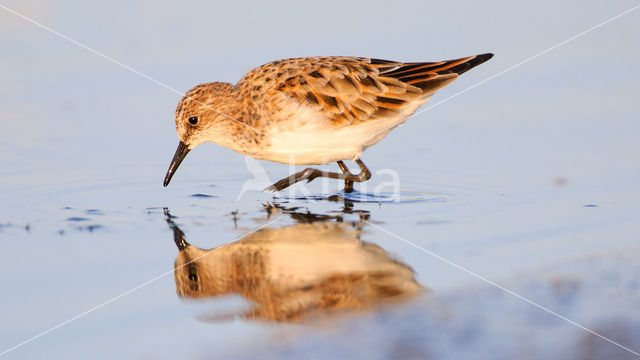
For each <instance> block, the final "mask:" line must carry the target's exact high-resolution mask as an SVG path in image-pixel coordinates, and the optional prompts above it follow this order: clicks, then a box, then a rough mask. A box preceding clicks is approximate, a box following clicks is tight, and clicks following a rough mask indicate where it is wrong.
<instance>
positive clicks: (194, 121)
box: [189, 116, 198, 125]
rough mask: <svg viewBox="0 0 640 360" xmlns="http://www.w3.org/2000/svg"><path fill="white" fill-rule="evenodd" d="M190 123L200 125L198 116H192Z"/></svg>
mask: <svg viewBox="0 0 640 360" xmlns="http://www.w3.org/2000/svg"><path fill="white" fill-rule="evenodd" d="M189 124H191V125H198V117H197V116H192V117H190V118H189Z"/></svg>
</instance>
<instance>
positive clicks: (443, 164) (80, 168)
mask: <svg viewBox="0 0 640 360" xmlns="http://www.w3.org/2000/svg"><path fill="white" fill-rule="evenodd" d="M474 4H475V3H471V2H467V3H464V2H463V3H460V4H458V3H456V4H446V6H445V5H444V4H443V5H433V4H432V5H429V6H431V7H427V5H421V6H425V8H416V9H415V11H411V12H410V13H407V12H406V11H405V10H403V11H402V12H401V13H396V12H397V11H400V10H399V9H388V11H389V19H387V20H388V21H389V22H390V24H395V25H397V26H399V27H401V28H402V29H404V30H403V34H405V35H404V36H408V38H407V40H406V42H405V41H398V39H397V36H396V35H397V34H395V33H394V34H383V33H381V34H379V37H378V39H377V40H376V41H375V43H374V44H372V43H367V42H365V43H363V44H360V43H357V44H354V43H353V42H349V44H342V43H340V42H339V41H338V42H336V39H340V38H343V37H342V36H341V34H344V33H345V32H350V31H351V32H358V33H359V32H360V31H361V30H362V24H363V23H362V21H364V20H357V19H356V20H354V19H353V18H352V17H347V15H346V13H344V14H343V13H342V12H340V13H339V14H336V13H335V11H333V10H332V9H335V8H336V7H337V6H338V4H327V6H326V8H325V7H322V8H319V9H314V11H313V13H314V14H316V15H317V16H318V19H320V18H322V17H323V16H324V17H331V18H335V17H337V21H338V20H339V21H338V22H340V21H342V23H344V24H345V25H344V27H343V28H340V29H334V28H326V26H323V27H322V30H320V29H319V28H318V29H316V28H315V27H309V26H307V23H306V22H305V21H304V19H303V18H302V17H297V16H290V15H291V14H309V13H310V11H309V9H306V8H304V7H303V8H292V9H290V11H289V12H288V13H287V14H288V15H287V16H286V19H285V17H284V15H283V14H282V13H281V12H279V11H276V10H275V9H274V8H273V7H270V6H267V5H260V4H255V5H254V7H252V9H251V11H250V14H249V15H248V16H249V18H248V19H249V20H251V21H248V22H247V24H246V26H248V28H244V27H243V28H241V29H238V32H237V33H235V34H234V35H233V36H232V35H229V36H226V37H216V47H215V48H213V47H203V46H202V44H203V43H209V41H208V39H207V38H206V37H207V34H211V33H215V34H220V33H224V30H225V29H226V28H227V27H229V26H232V25H233V24H235V22H234V21H235V20H234V19H235V18H234V17H233V16H231V14H236V13H237V12H238V11H240V9H236V8H233V7H232V6H231V5H216V6H213V5H210V4H205V3H200V4H197V5H185V8H183V9H181V10H182V11H181V12H178V11H176V9H174V8H173V7H172V6H168V5H166V4H165V5H163V4H155V5H154V6H153V7H151V6H149V5H148V4H147V5H145V3H144V2H133V3H127V7H126V8H127V9H129V11H124V12H123V11H120V10H118V9H119V8H122V7H118V6H116V5H113V7H112V5H107V4H102V5H95V4H94V5H92V6H89V5H85V4H80V3H71V2H62V3H60V4H56V5H55V6H54V5H51V4H46V3H44V2H38V1H34V2H10V3H9V4H7V6H10V7H14V8H15V9H16V10H20V11H22V12H24V13H25V14H27V15H30V16H33V17H36V18H38V20H39V21H42V22H44V23H46V24H47V25H48V26H51V27H53V28H55V29H57V30H59V31H61V32H63V33H65V34H67V35H69V36H72V37H74V38H77V40H78V41H82V42H85V43H87V45H90V46H92V47H95V48H96V49H99V50H100V51H102V52H105V53H106V54H108V55H109V56H113V57H114V58H117V59H118V60H119V61H122V62H123V63H126V64H128V65H130V66H132V67H134V68H137V69H139V70H140V71H143V72H145V73H148V74H149V75H151V76H153V77H155V78H158V79H160V80H162V81H163V82H166V83H168V84H170V85H171V86H173V87H176V88H177V89H180V90H183V91H184V90H187V89H188V88H189V87H190V86H192V85H194V84H196V83H198V82H203V81H210V80H227V81H235V80H236V79H237V78H238V77H239V76H240V75H241V74H243V73H245V72H246V71H247V70H249V69H250V68H251V67H253V66H256V65H258V64H261V63H264V62H267V61H270V60H273V59H277V58H282V57H288V56H299V55H310V54H321V53H327V54H329V53H331V54H333V53H353V54H360V55H370V56H377V57H381V58H385V57H386V58H393V57H397V58H400V59H407V60H413V59H427V60H429V59H433V57H434V56H436V57H437V58H441V57H442V58H445V57H454V56H458V55H460V56H462V55H466V54H467V53H469V52H470V51H471V52H472V53H475V52H485V51H487V50H491V51H494V52H495V53H496V54H498V55H497V56H496V57H495V58H494V59H492V60H491V61H490V62H488V63H486V64H484V65H482V66H481V67H478V68H477V69H474V70H473V71H472V72H469V73H467V74H464V75H463V76H462V77H461V78H460V80H459V81H457V82H455V83H454V84H452V85H451V86H450V87H449V88H447V89H444V90H443V91H442V92H441V93H440V94H438V95H436V96H435V97H434V98H433V99H432V102H433V103H435V102H437V101H440V100H443V99H445V98H446V97H447V96H451V95H453V94H455V93H456V92H457V91H460V90H463V89H465V88H467V87H468V86H471V85H473V84H476V83H477V82H479V81H482V80H484V79H486V78H488V77H489V76H492V75H494V74H496V73H498V72H499V71H501V70H503V69H506V68H508V67H509V66H511V65H514V64H515V63H517V62H519V61H521V60H523V59H525V58H527V57H529V56H532V55H534V54H535V53H537V52H539V51H542V50H544V49H545V48H546V47H550V46H552V45H554V44H556V43H558V42H560V41H562V40H565V39H566V38H568V37H569V36H572V35H574V34H575V33H578V32H580V31H583V30H585V29H586V28H588V27H591V26H593V25H595V24H597V23H598V22H601V21H603V20H606V16H609V15H610V16H614V15H616V14H617V13H619V12H622V11H624V10H626V9H627V8H629V7H631V6H632V5H633V4H631V3H628V2H625V1H619V2H614V3H608V4H606V5H605V4H601V5H595V4H593V5H588V6H587V5H585V4H582V3H581V4H580V6H573V5H572V4H570V3H566V4H558V3H557V2H553V3H552V2H543V3H539V2H538V3H536V4H535V6H533V5H531V7H529V5H518V8H517V9H516V8H513V6H515V5H511V3H507V2H504V3H491V4H486V5H483V8H482V9H479V8H477V6H475V5H474ZM574 5H575V4H574ZM614 5H615V6H614ZM123 6H124V5H123ZM340 6H347V7H348V6H351V5H345V4H340ZM354 6H355V5H354ZM416 6H417V5H416ZM440 6H442V7H440ZM452 6H453V7H454V9H452V8H451V7H452ZM457 6H460V7H461V8H459V9H458V8H456V7H457ZM434 7H435V8H434ZM578 8H579V9H580V11H579V12H577V13H576V9H578ZM469 9H473V11H468V10H469ZM352 10H354V11H355V10H356V9H352ZM463 10H464V11H463ZM357 11H358V13H359V14H361V15H360V17H359V19H371V18H374V17H375V16H376V14H377V11H378V10H375V11H374V9H373V8H371V6H370V5H368V6H362V7H358V9H357ZM452 11H453V12H454V13H455V18H453V17H449V16H447V15H442V16H441V17H438V18H433V19H432V20H431V21H430V22H429V23H428V24H425V21H424V19H423V15H421V14H425V13H428V14H433V13H437V14H449V13H451V12H452ZM569 12H571V13H572V14H574V15H575V16H572V17H571V18H570V19H567V17H566V16H565V14H567V13H569ZM265 14H266V15H268V16H265ZM514 14H521V15H518V16H516V15H514ZM392 15H393V16H392ZM400 15H402V16H400ZM394 16H395V17H394ZM637 17H638V14H635V13H632V14H629V15H627V17H623V18H620V19H618V20H616V21H615V22H612V23H611V24H608V25H606V26H603V27H602V28H601V29H599V30H597V31H594V32H593V33H591V34H589V35H588V36H587V35H585V37H584V38H581V39H579V40H576V41H575V42H572V43H570V44H568V45H566V46H564V47H561V48H558V49H557V50H555V51H553V52H550V53H548V54H545V55H544V56H541V57H540V58H537V59H536V60H535V61H531V62H530V63H527V64H526V65H523V66H522V67H520V68H518V69H515V70H513V71H511V72H509V73H507V74H505V75H503V76H501V77H499V78H496V79H494V80H491V81H489V82H487V83H485V84H483V85H482V86H479V87H477V88H475V89H472V90H470V91H469V92H468V93H466V94H464V95H461V96H459V97H457V98H455V99H453V100H451V101H448V102H447V103H444V104H442V105H440V106H438V107H436V108H433V109H431V110H429V111H427V112H425V113H423V114H419V115H417V116H416V117H415V118H412V119H410V120H409V121H408V122H407V123H406V125H404V126H402V127H399V128H398V129H396V130H394V132H393V133H392V134H391V135H389V137H388V138H387V139H385V140H384V141H382V142H381V143H380V144H378V145H376V146H375V147H373V148H371V149H369V150H367V152H365V153H364V155H363V160H364V161H365V163H366V164H367V165H368V166H369V168H370V169H371V170H372V172H373V174H374V177H373V178H372V180H371V181H370V182H368V183H366V184H365V185H362V186H358V185H356V188H357V190H358V191H357V192H354V193H351V194H345V193H343V192H341V191H340V184H338V183H337V182H331V181H330V182H325V183H323V182H320V181H314V182H312V183H310V184H309V185H308V186H306V187H305V188H301V187H299V188H296V190H295V192H294V193H288V192H287V193H283V194H276V195H274V194H271V193H265V192H260V191H258V190H257V189H262V188H264V187H265V186H266V185H269V184H270V182H272V181H275V180H278V179H280V178H283V177H285V176H287V175H288V173H289V170H290V169H289V168H288V166H286V165H279V164H271V163H265V162H257V161H250V160H246V159H244V158H243V157H242V156H240V155H238V154H235V153H233V152H231V151H229V150H226V149H223V148H220V147H218V146H215V145H211V144H207V145H203V146H201V147H200V148H198V149H196V150H194V151H192V152H191V153H190V154H189V156H188V157H187V159H186V160H185V161H184V163H183V164H182V165H181V167H180V169H179V170H178V172H177V173H176V175H175V176H174V178H173V180H172V183H171V184H170V185H169V187H167V188H163V187H162V180H163V177H164V173H165V171H166V169H167V167H168V165H169V160H170V159H171V156H172V155H173V151H174V150H175V146H176V144H177V140H176V138H175V133H174V128H173V120H172V112H173V109H174V107H175V105H176V103H177V102H178V100H179V97H178V96H177V95H175V94H173V93H171V92H170V91H168V90H167V89H165V88H162V87H159V86H158V85H157V84H154V83H151V82H149V81H148V80H146V79H144V78H141V77H139V76H137V75H135V74H132V73H131V72H128V71H127V70H125V69H122V68H121V67H118V66H116V65H114V64H112V63H110V62H108V61H106V60H104V59H102V58H99V57H96V55H95V54H91V53H89V52H87V51H86V50H83V49H81V48H78V47H77V46H76V45H73V44H70V43H68V42H65V41H64V40H62V39H59V38H58V37H55V36H54V35H51V34H48V33H46V32H44V31H42V30H41V29H38V28H36V27H34V25H33V24H29V23H27V22H24V21H23V20H20V19H19V18H16V17H15V16H13V15H11V14H8V13H6V12H3V10H0V28H2V30H3V33H5V34H7V36H6V37H3V38H2V39H0V45H1V46H2V49H5V51H3V53H4V54H9V55H6V56H3V57H1V58H0V64H1V65H2V66H0V74H2V78H3V85H2V87H1V88H0V90H1V91H2V93H1V94H2V96H0V105H1V106H2V108H3V115H2V120H1V121H0V150H1V151H0V161H2V164H3V166H2V169H1V170H0V174H1V176H0V199H1V201H2V207H1V208H0V209H1V211H0V244H1V245H2V249H3V250H2V254H3V261H2V262H0V287H1V288H2V289H3V290H2V296H1V297H0V319H2V320H1V321H0V353H2V352H5V351H7V350H10V351H9V352H7V353H6V354H4V356H5V357H7V358H40V357H43V356H46V357H47V358H65V359H66V358H80V357H90V358H104V359H112V358H162V359H164V358H167V359H169V358H176V357H186V358H211V357H214V358H215V357H223V356H224V357H237V358H253V357H261V358H290V359H298V358H301V357H305V358H314V357H315V358H328V357H331V356H335V357H346V356H353V357H361V358H381V359H382V358H427V357H431V358H468V357H470V356H473V357H476V358H491V359H493V358H514V357H515V358H523V357H526V358H541V359H542V358H580V359H582V358H592V359H605V358H606V359H611V358H616V359H618V358H619V359H625V358H633V357H634V355H633V354H632V353H631V352H629V351H627V350H624V349H622V348H621V347H619V346H615V345H613V344H611V343H610V342H608V341H606V340H604V339H602V338H600V337H598V336H596V335H594V334H593V333H590V332H588V331H587V330H585V329H583V328H580V327H579V326H577V325H576V324H578V325H580V326H583V327H584V328H586V329H589V330H592V331H594V332H596V333H598V334H600V335H603V336H605V337H607V338H609V339H610V340H612V341H615V342H618V343H619V344H620V345H621V346H624V347H627V348H628V349H629V350H632V351H636V352H638V351H640V312H638V310H637V308H638V306H637V304H638V303H640V285H639V284H640V282H639V281H640V280H639V278H638V274H640V271H639V270H640V269H638V265H637V264H638V263H640V242H639V241H638V240H639V238H638V234H640V222H639V221H638V215H639V214H640V167H639V166H638V165H639V163H638V157H637V154H639V153H640V141H639V140H640V122H638V121H637V114H638V113H639V111H640V103H639V102H638V101H637V94H638V93H640V89H639V88H638V82H637V79H638V75H639V72H638V70H637V69H636V68H634V67H633V66H629V64H633V63H636V62H637V61H638V60H640V52H639V51H638V48H637V46H633V45H630V44H637V43H640V41H638V40H640V39H637V37H638V34H640V31H638V30H640V29H639V27H640V25H639V24H640V23H639V22H638V21H636V20H637ZM396 18H397V19H396ZM541 18H544V19H547V20H548V26H547V27H545V28H544V29H540V27H539V26H538V25H539V19H541ZM394 19H395V20H394ZM279 20H282V21H279ZM284 20H286V21H284ZM347 20H348V21H347ZM292 22H293V23H292ZM168 23H170V24H172V26H170V27H167V25H166V24H168ZM296 24H297V25H299V26H300V28H302V29H306V30H305V31H300V32H293V33H292V32H290V31H288V27H289V26H292V25H296ZM498 24H499V25H498ZM452 25H453V26H452ZM208 26H210V27H211V28H209V27H208ZM425 26H426V27H427V28H428V30H429V31H426V33H427V34H425V29H424V28H425ZM134 28H135V29H137V31H131V29H134ZM389 28H393V27H389ZM444 28H447V29H451V31H452V33H451V34H450V35H449V36H450V37H451V38H453V39H456V40H455V41H451V42H447V41H444V42H443V38H442V36H440V33H441V31H435V29H444ZM457 28H460V29H464V28H474V29H477V31H473V32H469V31H466V30H465V31H464V34H463V33H461V32H459V31H458V30H455V29H457ZM504 29H510V30H509V31H508V32H507V31H504ZM185 33H189V34H191V36H187V37H185V36H184V34H185ZM283 33H287V34H289V35H290V37H291V38H288V39H286V40H283V42H282V43H279V42H276V43H275V44H274V42H267V41H265V39H269V38H273V37H275V36H281V35H282V34H283ZM417 33H420V34H425V35H424V36H425V37H426V39H425V41H424V42H425V43H431V44H441V45H437V46H443V47H444V48H434V47H433V46H436V45H431V47H428V46H427V47H425V48H424V49H416V48H415V43H416V41H415V40H416V39H415V38H414V37H412V36H414V35H410V34H417ZM255 34H261V35H260V36H256V35H255ZM407 34H409V35H407ZM429 34H431V35H429ZM434 34H438V36H434ZM327 35H328V36H327ZM392 35H393V36H392ZM310 39H314V41H309V40H310ZM514 39H517V41H516V40H514ZM205 40H207V41H205ZM267 43H268V44H267ZM239 44H242V46H240V45H239ZM292 48H295V51H294V50H292ZM374 48H375V50H372V49H374ZM176 49H178V50H177V51H176ZM185 49H190V50H191V52H188V56H187V55H186V54H185V52H187V51H186V50H185ZM223 54H225V55H224V56H223ZM434 54H436V55H434ZM433 60H435V59H433ZM604 63H606V64H607V69H624V71H625V74H624V75H617V76H616V75H615V74H614V73H615V72H612V71H603V70H602V66H603V65H602V64H604ZM551 84H553V86H552V85H551ZM603 89H606V91H604V90H603ZM349 165H350V166H354V165H353V164H349ZM334 167H335V166H333V167H332V166H327V167H326V169H327V170H332V171H335V170H337V169H334ZM263 168H264V170H265V171H264V172H263V171H262V169H263ZM394 176H397V179H398V180H397V181H395V182H394V181H393V179H394ZM395 185H397V188H395V187H394V186H395ZM396 190H397V192H396ZM200 256H202V257H200ZM209 256H210V257H209ZM500 287H502V288H500ZM509 291H512V292H513V293H509ZM528 301H531V302H533V303H535V304H537V305H539V306H541V307H544V308H545V309H547V310H549V311H553V312H556V313H557V315H560V316H564V317H566V319H562V318H559V317H558V316H554V315H552V314H550V313H549V312H548V311H546V310H545V309H542V308H540V307H537V306H536V305H535V304H532V303H530V302H528ZM568 320H570V321H573V322H575V324H574V323H570V322H569V321H568ZM34 337H35V338H34ZM25 341H27V342H25Z"/></svg>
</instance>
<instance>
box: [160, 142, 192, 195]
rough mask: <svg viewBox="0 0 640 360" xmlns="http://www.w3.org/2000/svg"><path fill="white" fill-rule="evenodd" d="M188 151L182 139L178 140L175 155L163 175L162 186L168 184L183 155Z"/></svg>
mask: <svg viewBox="0 0 640 360" xmlns="http://www.w3.org/2000/svg"><path fill="white" fill-rule="evenodd" d="M189 151H190V150H189V147H188V146H187V144H185V143H184V141H180V144H178V149H177V150H176V153H175V155H173V160H171V165H169V170H167V175H166V176H165V177H164V186H167V185H169V181H171V178H172V177H173V174H174V173H175V172H176V170H177V169H178V166H180V163H181V162H182V160H184V157H185V156H187V154H188V153H189Z"/></svg>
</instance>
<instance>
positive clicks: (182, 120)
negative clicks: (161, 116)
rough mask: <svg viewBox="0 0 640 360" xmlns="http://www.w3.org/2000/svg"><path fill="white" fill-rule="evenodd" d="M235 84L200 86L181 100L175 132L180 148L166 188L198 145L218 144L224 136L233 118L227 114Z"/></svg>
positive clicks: (166, 181) (177, 111)
mask: <svg viewBox="0 0 640 360" xmlns="http://www.w3.org/2000/svg"><path fill="white" fill-rule="evenodd" d="M232 89H233V85H231V84H228V83H220V82H214V83H207V84H201V85H198V86H196V87H194V88H193V89H191V90H189V91H188V92H187V93H186V94H185V96H184V97H183V98H182V99H181V100H180V102H179V103H178V106H177V108H176V114H175V120H176V132H177V133H178V139H179V140H180V143H179V144H178V149H177V150H176V153H175V155H174V156H173V160H171V165H170V166H169V170H167V175H166V176H165V178H164V186H167V185H169V182H170V181H171V178H172V177H173V174H174V173H175V171H176V170H177V169H178V166H180V163H181V162H182V160H184V158H185V157H186V156H187V154H188V153H189V151H191V150H192V149H193V148H195V147H196V146H198V145H200V144H202V143H204V142H207V141H210V142H218V141H216V140H217V139H218V138H220V137H221V136H223V135H224V132H223V131H221V130H222V129H223V127H224V126H225V124H226V121H225V120H227V119H228V118H229V117H230V116H229V115H228V114H226V113H225V112H224V110H225V108H226V107H227V106H225V105H227V104H228V103H229V98H230V94H231V93H232Z"/></svg>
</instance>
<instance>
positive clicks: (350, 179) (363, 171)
mask: <svg viewBox="0 0 640 360" xmlns="http://www.w3.org/2000/svg"><path fill="white" fill-rule="evenodd" d="M356 164H358V166H359V167H360V172H359V173H358V174H355V175H354V174H352V173H351V171H349V168H348V167H347V165H345V164H344V162H342V160H339V161H338V166H339V167H340V170H342V172H343V173H344V175H346V177H345V179H344V192H346V193H350V192H352V191H353V183H354V182H364V181H367V180H369V179H371V172H370V171H369V169H367V166H366V165H365V164H364V163H363V162H362V160H360V159H356Z"/></svg>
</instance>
